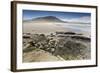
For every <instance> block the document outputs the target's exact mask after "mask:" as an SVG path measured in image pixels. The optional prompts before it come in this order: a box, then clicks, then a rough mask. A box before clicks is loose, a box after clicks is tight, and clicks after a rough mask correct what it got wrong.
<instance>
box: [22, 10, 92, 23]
mask: <svg viewBox="0 0 100 73" xmlns="http://www.w3.org/2000/svg"><path fill="white" fill-rule="evenodd" d="M45 16H55V17H57V18H59V19H61V20H63V21H82V22H90V20H91V19H90V18H91V13H79V12H58V11H36V10H23V20H30V19H34V18H37V17H45Z"/></svg>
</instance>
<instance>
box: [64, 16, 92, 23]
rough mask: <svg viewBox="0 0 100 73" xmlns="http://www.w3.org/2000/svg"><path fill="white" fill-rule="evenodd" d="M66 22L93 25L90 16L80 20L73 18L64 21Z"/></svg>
mask: <svg viewBox="0 0 100 73" xmlns="http://www.w3.org/2000/svg"><path fill="white" fill-rule="evenodd" d="M64 21H69V22H82V23H91V17H90V16H83V17H80V18H72V19H66V20H65V19H64Z"/></svg>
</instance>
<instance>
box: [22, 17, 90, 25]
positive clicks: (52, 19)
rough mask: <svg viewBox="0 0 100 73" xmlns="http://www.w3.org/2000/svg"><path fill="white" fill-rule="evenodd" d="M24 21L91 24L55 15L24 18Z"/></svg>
mask: <svg viewBox="0 0 100 73" xmlns="http://www.w3.org/2000/svg"><path fill="white" fill-rule="evenodd" d="M23 21H24V22H30V21H32V22H35V23H41V22H45V23H46V22H53V23H54V22H55V23H70V24H72V23H73V24H90V23H89V22H80V21H79V22H78V21H63V20H61V19H59V18H57V17H55V16H44V17H37V18H34V19H31V20H23Z"/></svg>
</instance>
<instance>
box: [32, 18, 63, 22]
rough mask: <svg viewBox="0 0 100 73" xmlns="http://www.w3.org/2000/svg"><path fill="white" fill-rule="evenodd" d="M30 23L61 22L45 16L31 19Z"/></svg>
mask: <svg viewBox="0 0 100 73" xmlns="http://www.w3.org/2000/svg"><path fill="white" fill-rule="evenodd" d="M32 21H35V22H63V23H64V21H62V20H61V19H59V18H57V17H55V16H45V17H38V18H35V19H32Z"/></svg>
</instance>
